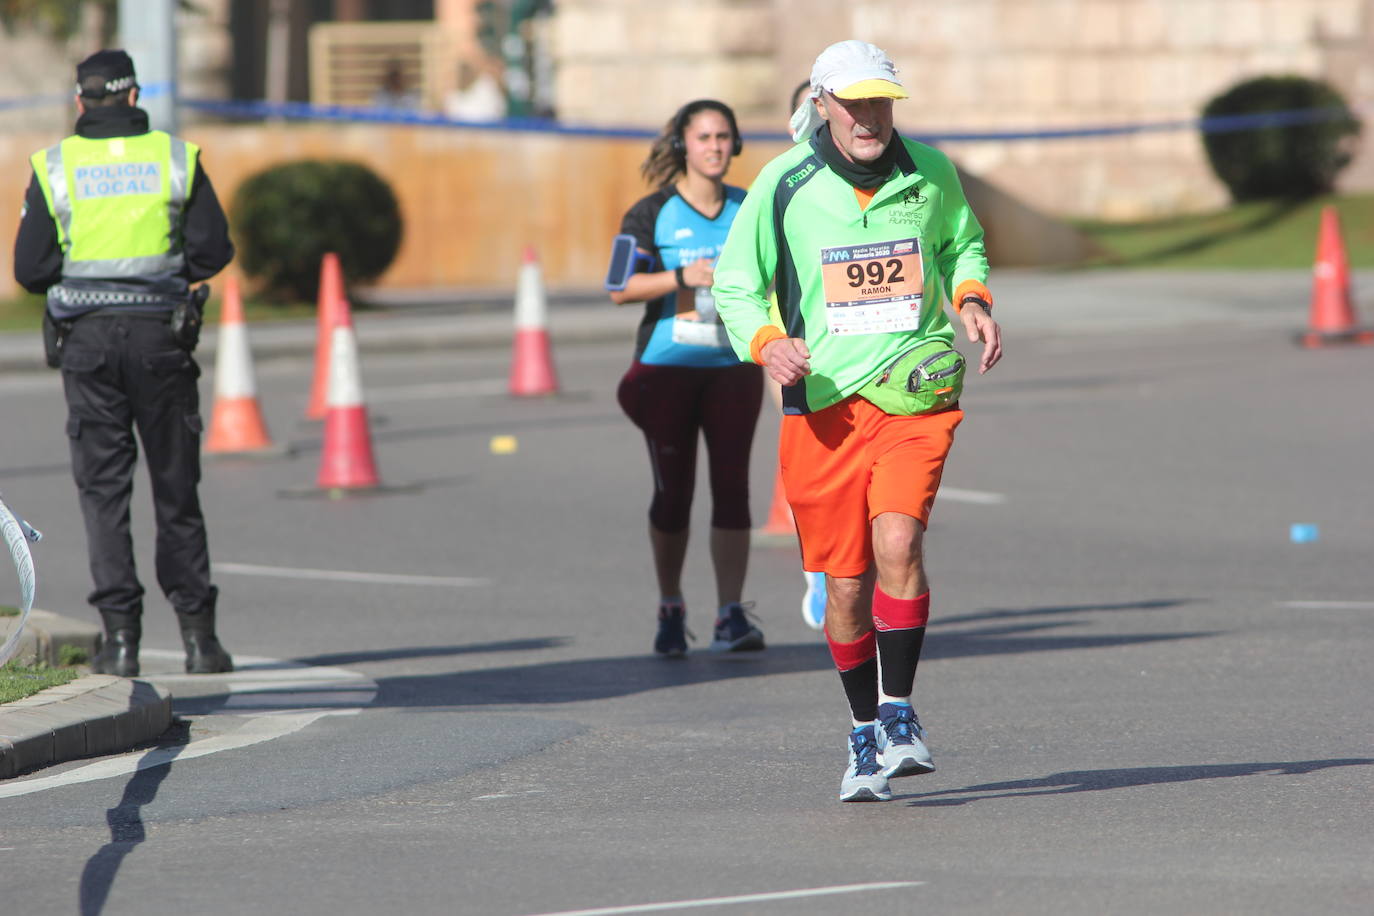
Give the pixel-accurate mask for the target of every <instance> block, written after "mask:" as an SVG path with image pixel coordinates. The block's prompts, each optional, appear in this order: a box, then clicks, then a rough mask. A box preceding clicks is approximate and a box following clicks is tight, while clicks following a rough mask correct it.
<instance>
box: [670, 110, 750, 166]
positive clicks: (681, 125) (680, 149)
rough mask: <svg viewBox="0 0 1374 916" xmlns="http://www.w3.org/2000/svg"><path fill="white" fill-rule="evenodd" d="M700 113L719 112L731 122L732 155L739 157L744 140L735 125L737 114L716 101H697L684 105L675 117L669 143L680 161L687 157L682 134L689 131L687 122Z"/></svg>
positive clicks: (737, 126)
mask: <svg viewBox="0 0 1374 916" xmlns="http://www.w3.org/2000/svg"><path fill="white" fill-rule="evenodd" d="M699 111H718V112H720V113H721V114H722V115H724V116H725V120H726V121H729V122H730V133H732V134H734V137H735V142H734V143H733V144H732V145H731V146H730V155H731V156H738V155H739V154H740V151H741V150H743V149H744V140H743V138H741V137H740V135H739V125H738V124H736V123H735V113H734V112H733V111H731V110H730V106H729V105H726V104H725V103H724V102H717V101H716V100H715V99H697V100H696V101H695V102H688V103H687V104H686V105H683V106H682V107H681V108H679V109H678V110H677V114H675V115H673V136H672V137H671V138H670V139H669V141H668V142H669V145H670V146H671V148H672V150H673V153H674V154H675V155H677V157H678V159H679V161H685V160H686V156H687V144H686V143H684V142H683V140H682V133H683V131H685V130H686V129H687V122H688V121H690V120H692V115H694V114H696V113H697V112H699Z"/></svg>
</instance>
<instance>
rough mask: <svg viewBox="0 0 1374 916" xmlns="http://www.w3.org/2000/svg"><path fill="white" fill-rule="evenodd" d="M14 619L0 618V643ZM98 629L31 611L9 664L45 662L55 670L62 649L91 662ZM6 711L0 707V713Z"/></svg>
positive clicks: (87, 624)
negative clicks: (71, 648)
mask: <svg viewBox="0 0 1374 916" xmlns="http://www.w3.org/2000/svg"><path fill="white" fill-rule="evenodd" d="M14 620H16V618H13V617H0V640H3V639H4V638H5V636H6V634H8V633H9V627H10V626H11V625H12V624H13V622H14ZM100 633H101V630H100V627H98V626H96V625H95V624H91V623H86V622H85V621H84V620H73V619H72V618H70V617H63V616H61V615H60V614H54V613H53V612H52V611H41V610H39V609H38V608H34V609H33V610H31V611H29V620H28V623H27V624H26V625H25V626H24V632H23V634H22V635H21V636H20V637H19V646H18V648H17V649H16V651H15V654H14V659H13V661H15V662H17V663H18V664H21V665H33V664H37V663H38V662H46V663H47V664H49V665H52V666H53V667H57V665H58V664H60V662H61V652H62V647H63V646H74V647H76V648H78V649H81V650H82V651H84V652H85V653H86V658H87V659H88V660H89V659H92V658H95V647H96V642H97V640H99V638H100ZM4 708H6V707H4V706H0V709H4Z"/></svg>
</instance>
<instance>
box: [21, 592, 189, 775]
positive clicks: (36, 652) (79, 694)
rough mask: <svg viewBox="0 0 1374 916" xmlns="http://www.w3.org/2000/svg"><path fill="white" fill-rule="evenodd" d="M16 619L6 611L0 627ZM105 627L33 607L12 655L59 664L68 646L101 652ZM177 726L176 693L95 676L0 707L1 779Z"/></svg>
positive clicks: (122, 747) (114, 749) (125, 745)
mask: <svg viewBox="0 0 1374 916" xmlns="http://www.w3.org/2000/svg"><path fill="white" fill-rule="evenodd" d="M12 619H13V618H5V617H0V630H3V629H4V625H5V622H6V621H7V620H12ZM100 633H101V629H100V627H98V626H95V625H93V624H89V623H86V622H85V621H83V620H73V619H72V618H70V617H63V616H62V615H60V614H54V613H53V612H52V611H40V610H38V609H37V608H35V609H33V610H31V611H29V620H28V624H27V625H26V626H25V627H24V634H23V635H22V636H21V637H20V639H19V651H18V652H17V653H16V654H15V657H14V660H15V661H17V662H19V663H20V664H24V665H31V664H33V663H35V662H38V661H43V662H47V663H48V664H49V665H54V666H55V665H57V664H58V655H59V654H60V652H61V648H62V647H63V646H67V645H70V646H75V647H77V648H78V649H83V650H85V652H86V653H87V657H89V658H94V657H95V644H96V640H97V639H98V638H99V636H100ZM171 724H172V694H171V693H170V692H169V691H168V690H167V689H166V688H163V687H158V686H157V685H155V684H150V683H149V682H147V681H139V680H129V679H127V678H121V677H114V676H113V675H108V674H89V675H86V676H85V677H79V678H77V679H76V680H74V681H72V682H71V683H69V684H62V685H61V686H58V687H49V688H48V689H47V690H41V691H39V692H38V693H35V694H34V695H33V696H31V697H25V698H24V699H22V700H16V701H15V702H13V703H5V704H3V705H0V779H8V778H10V777H11V776H17V775H19V774H20V773H24V772H27V771H29V770H33V769H37V768H38V767H45V766H51V765H52V764H54V763H65V762H66V761H68V760H76V759H78V758H81V757H94V756H96V755H99V754H115V753H119V752H121V751H127V750H129V749H130V748H132V747H135V746H137V745H139V744H142V743H144V742H145V741H151V740H152V739H154V738H156V737H157V736H158V735H160V734H162V733H163V732H165V731H166V730H167V729H168V727H170V726H171Z"/></svg>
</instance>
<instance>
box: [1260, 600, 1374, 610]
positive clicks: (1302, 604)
mask: <svg viewBox="0 0 1374 916" xmlns="http://www.w3.org/2000/svg"><path fill="white" fill-rule="evenodd" d="M1278 605H1279V607H1291V608H1298V609H1301V610H1308V611H1324V610H1330V611H1374V601H1280V602H1278Z"/></svg>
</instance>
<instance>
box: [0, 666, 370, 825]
mask: <svg viewBox="0 0 1374 916" xmlns="http://www.w3.org/2000/svg"><path fill="white" fill-rule="evenodd" d="M139 655H140V657H141V659H142V660H143V662H144V665H145V669H152V670H145V671H144V673H143V675H142V677H143V679H144V680H149V681H153V682H155V683H166V682H186V681H191V680H194V681H195V682H197V683H201V684H204V683H215V684H222V685H223V686H224V687H225V688H226V692H227V693H229V694H230V696H229V698H228V700H227V701H226V702H225V703H224V705H223V706H221V707H220V708H218V709H216V710H215V711H214V712H212V713H209V714H208V715H203V716H199V715H198V716H190V717H189V718H190V719H191V721H192V722H196V721H204V720H207V719H214V718H217V717H220V716H233V717H235V718H236V719H240V720H242V721H241V724H239V725H238V727H237V728H235V729H234V730H233V731H232V732H229V733H227V734H222V735H214V736H211V737H208V738H200V739H197V740H194V741H191V742H190V743H188V744H185V745H183V746H181V747H159V748H154V749H153V750H151V751H147V750H144V751H131V752H129V753H127V754H121V755H119V756H117V757H108V758H106V759H104V760H98V761H96V762H95V763H89V764H86V765H85V766H82V767H76V768H74V769H71V770H67V771H66V772H64V773H57V774H54V775H52V776H41V777H38V778H35V779H27V780H23V779H21V780H20V781H18V782H14V783H7V784H4V785H0V798H14V797H16V796H19V795H29V794H32V793H34V792H43V791H45V790H48V789H56V788H60V787H62V786H70V785H76V784H78V783H83V782H94V781H95V780H97V779H110V778H112V777H115V776H126V775H128V774H130V773H134V772H136V771H138V770H146V769H148V768H150V767H156V766H162V765H163V764H166V763H180V762H181V761H183V760H194V759H195V758H197V757H204V756H206V755H208V754H218V753H220V752H222V751H232V750H237V749H239V748H242V747H251V746H252V745H254V744H261V743H262V742H264V741H271V740H272V739H274V738H281V737H284V736H286V735H290V734H292V733H294V732H298V731H300V730H301V729H303V728H305V727H306V726H307V725H310V724H312V723H314V722H317V721H318V720H320V719H322V718H324V717H325V716H354V715H357V714H358V713H359V712H361V711H362V710H363V708H364V707H366V706H367V705H368V704H369V703H371V702H372V701H373V699H375V698H376V696H377V684H376V683H375V682H374V681H372V680H371V679H370V678H368V677H367V676H366V675H364V674H362V673H360V672H357V671H349V670H348V669H347V668H333V667H329V666H324V665H321V666H311V665H305V664H302V663H301V662H293V661H288V660H284V659H276V658H265V657H263V656H255V655H239V656H237V657H236V658H235V659H234V663H235V668H236V670H234V671H233V672H232V673H230V674H215V675H207V674H182V673H180V672H179V671H176V670H175V669H174V670H173V671H170V672H168V673H165V674H163V673H158V671H157V670H156V669H158V668H160V667H166V666H169V665H171V666H180V664H181V662H182V660H183V659H184V658H185V655H184V653H182V652H177V651H173V650H168V649H144V650H142V651H141V652H140V653H139ZM149 663H152V664H149ZM229 721H231V722H232V721H233V719H231V720H229Z"/></svg>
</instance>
